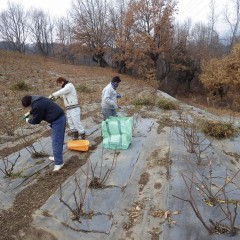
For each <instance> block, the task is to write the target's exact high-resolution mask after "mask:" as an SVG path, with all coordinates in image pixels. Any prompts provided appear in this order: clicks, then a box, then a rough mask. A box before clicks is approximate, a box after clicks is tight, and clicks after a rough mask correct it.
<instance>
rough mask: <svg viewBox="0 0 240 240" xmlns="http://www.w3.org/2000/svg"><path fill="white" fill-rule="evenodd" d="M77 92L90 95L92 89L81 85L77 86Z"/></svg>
mask: <svg viewBox="0 0 240 240" xmlns="http://www.w3.org/2000/svg"><path fill="white" fill-rule="evenodd" d="M77 91H78V92H83V93H92V92H94V91H93V89H92V88H90V87H88V86H87V85H84V84H81V85H78V86H77Z"/></svg>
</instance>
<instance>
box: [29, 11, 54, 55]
mask: <svg viewBox="0 0 240 240" xmlns="http://www.w3.org/2000/svg"><path fill="white" fill-rule="evenodd" d="M30 29H31V37H32V39H33V42H35V43H36V47H37V49H38V51H39V52H40V53H41V54H42V55H44V56H50V55H53V30H54V26H53V23H52V21H51V18H50V16H49V15H47V14H46V13H44V11H43V10H38V9H33V10H32V11H31V23H30Z"/></svg>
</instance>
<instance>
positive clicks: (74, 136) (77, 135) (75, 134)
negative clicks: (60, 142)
mask: <svg viewBox="0 0 240 240" xmlns="http://www.w3.org/2000/svg"><path fill="white" fill-rule="evenodd" d="M72 137H73V140H78V137H79V134H78V132H73V133H72Z"/></svg>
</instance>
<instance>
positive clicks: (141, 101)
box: [132, 97, 154, 106]
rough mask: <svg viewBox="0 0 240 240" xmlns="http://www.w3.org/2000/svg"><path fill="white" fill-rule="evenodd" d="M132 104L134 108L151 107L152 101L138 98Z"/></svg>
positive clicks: (146, 98) (147, 98) (148, 98)
mask: <svg viewBox="0 0 240 240" xmlns="http://www.w3.org/2000/svg"><path fill="white" fill-rule="evenodd" d="M132 104H133V105H135V106H153V105H154V99H153V98H150V97H139V98H135V99H133V100H132Z"/></svg>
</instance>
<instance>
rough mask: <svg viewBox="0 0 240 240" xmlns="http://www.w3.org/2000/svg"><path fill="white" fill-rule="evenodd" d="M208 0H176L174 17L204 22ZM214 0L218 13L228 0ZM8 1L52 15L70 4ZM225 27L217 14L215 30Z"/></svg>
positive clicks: (62, 13) (69, 0) (2, 5)
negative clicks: (177, 10)
mask: <svg viewBox="0 0 240 240" xmlns="http://www.w3.org/2000/svg"><path fill="white" fill-rule="evenodd" d="M210 1H211V0H178V9H179V13H178V15H177V17H176V19H177V20H178V21H184V19H188V18H191V19H192V21H193V23H194V22H199V21H201V22H204V23H206V22H207V21H208V15H209V13H210V7H209V4H210ZM215 1H216V12H217V13H219V14H220V13H222V11H223V9H224V8H225V7H226V4H227V3H229V1H230V0H215ZM0 2H1V3H0V11H2V10H4V9H6V7H7V2H8V0H0ZM10 2H16V3H21V4H22V5H23V7H24V8H26V9H28V8H30V7H31V6H33V7H36V8H41V9H43V10H44V11H46V12H49V14H50V15H53V16H54V17H61V16H65V15H66V13H67V12H68V10H69V9H70V8H71V4H72V0H10ZM226 29H227V26H226V24H225V23H224V21H223V17H221V16H219V18H218V24H217V30H218V31H220V32H224V31H225V30H226Z"/></svg>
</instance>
